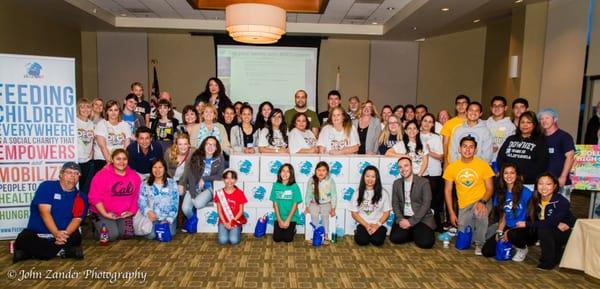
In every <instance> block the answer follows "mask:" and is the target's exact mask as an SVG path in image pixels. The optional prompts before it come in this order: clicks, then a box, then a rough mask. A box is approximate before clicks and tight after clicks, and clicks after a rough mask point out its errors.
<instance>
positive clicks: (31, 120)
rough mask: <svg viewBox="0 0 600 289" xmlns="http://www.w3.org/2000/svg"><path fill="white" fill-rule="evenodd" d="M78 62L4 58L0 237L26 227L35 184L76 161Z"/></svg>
mask: <svg viewBox="0 0 600 289" xmlns="http://www.w3.org/2000/svg"><path fill="white" fill-rule="evenodd" d="M75 91H76V90H75V59H72V58H57V57H43V56H28V55H14V54H0V239H13V238H15V237H16V236H17V234H18V233H19V232H20V231H21V230H22V229H23V228H24V227H25V226H26V225H27V220H28V219H29V204H30V203H31V200H32V199H33V195H34V193H35V190H36V188H37V186H38V185H39V184H40V183H41V182H42V181H44V180H48V179H57V178H58V174H59V170H60V167H61V166H62V164H63V163H64V162H66V161H76V160H77V147H76V143H77V142H76V136H77V134H76V128H75V103H76V94H75Z"/></svg>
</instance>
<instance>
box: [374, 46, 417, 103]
mask: <svg viewBox="0 0 600 289" xmlns="http://www.w3.org/2000/svg"><path fill="white" fill-rule="evenodd" d="M370 59H371V61H370V68H369V71H370V75H369V99H371V100H373V102H375V105H376V107H377V109H379V110H381V107H382V106H383V105H384V104H389V105H391V106H392V107H393V106H395V105H397V104H407V103H416V101H417V69H418V66H419V45H418V44H417V42H408V41H376V40H374V41H371V57H370Z"/></svg>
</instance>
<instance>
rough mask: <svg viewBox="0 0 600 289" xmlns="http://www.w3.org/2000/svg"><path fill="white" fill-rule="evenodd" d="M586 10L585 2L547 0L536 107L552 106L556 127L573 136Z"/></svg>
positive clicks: (575, 127) (584, 51)
mask: <svg viewBox="0 0 600 289" xmlns="http://www.w3.org/2000/svg"><path fill="white" fill-rule="evenodd" d="M587 13H588V2H587V1H580V0H552V1H550V2H549V7H548V26H547V32H546V45H545V52H544V68H543V76H542V88H541V97H540V108H546V107H551V108H554V109H556V111H557V112H558V114H559V125H560V127H561V128H562V129H564V130H566V131H567V132H569V133H570V134H571V135H572V136H573V137H574V138H575V137H576V136H577V128H578V121H579V103H580V100H581V91H582V82H583V76H584V65H585V53H586V37H587Z"/></svg>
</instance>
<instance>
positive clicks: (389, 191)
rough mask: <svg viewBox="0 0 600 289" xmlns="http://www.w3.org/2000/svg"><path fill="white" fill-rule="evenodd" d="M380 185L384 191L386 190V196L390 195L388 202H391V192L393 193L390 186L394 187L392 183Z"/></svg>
mask: <svg viewBox="0 0 600 289" xmlns="http://www.w3.org/2000/svg"><path fill="white" fill-rule="evenodd" d="M381 187H382V188H383V190H384V191H386V192H387V193H388V196H389V197H390V202H391V201H392V193H393V192H392V188H393V187H394V185H392V184H389V185H386V184H383V185H381ZM391 205H392V204H391V203H390V206H391Z"/></svg>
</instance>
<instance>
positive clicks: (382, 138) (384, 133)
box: [378, 114, 404, 144]
mask: <svg viewBox="0 0 600 289" xmlns="http://www.w3.org/2000/svg"><path fill="white" fill-rule="evenodd" d="M392 117H393V118H395V119H396V120H397V122H396V124H397V125H398V131H397V132H396V138H397V140H398V141H400V140H401V139H402V135H403V134H404V131H403V129H402V123H401V121H400V120H399V119H398V117H397V116H396V115H394V114H392V115H390V117H389V118H388V121H387V123H386V124H385V126H384V127H383V130H381V134H379V139H378V142H379V144H384V143H385V142H387V141H388V139H389V138H390V135H391V134H392V132H391V131H390V118H392Z"/></svg>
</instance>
